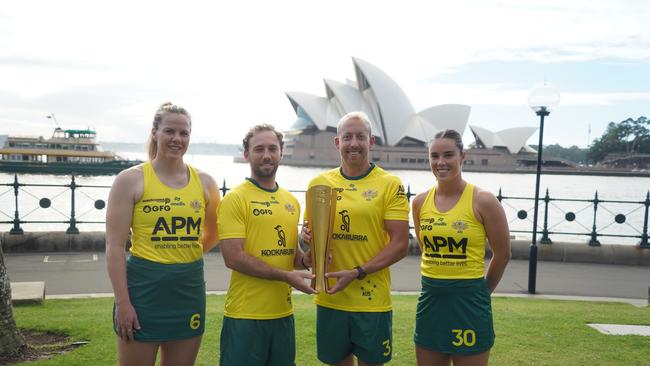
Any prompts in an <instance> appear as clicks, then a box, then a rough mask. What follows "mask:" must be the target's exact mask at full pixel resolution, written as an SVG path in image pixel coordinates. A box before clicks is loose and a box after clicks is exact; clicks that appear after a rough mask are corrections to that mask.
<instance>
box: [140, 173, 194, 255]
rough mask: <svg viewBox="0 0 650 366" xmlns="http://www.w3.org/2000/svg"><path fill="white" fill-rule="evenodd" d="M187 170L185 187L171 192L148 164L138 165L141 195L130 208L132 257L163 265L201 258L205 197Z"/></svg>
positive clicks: (172, 189) (170, 188)
mask: <svg viewBox="0 0 650 366" xmlns="http://www.w3.org/2000/svg"><path fill="white" fill-rule="evenodd" d="M187 169H188V171H189V181H188V183H187V185H185V187H183V188H172V187H169V186H167V185H165V184H164V183H162V182H161V181H160V179H158V176H157V175H156V172H155V171H154V169H153V166H152V165H151V162H146V163H144V164H142V172H143V174H144V192H143V194H142V198H140V200H139V201H138V202H136V204H135V206H134V207H133V218H132V220H131V230H132V234H131V249H130V252H131V254H132V255H134V256H136V257H140V258H144V259H147V260H149V261H152V262H158V263H164V264H171V263H189V262H194V261H196V260H199V259H201V258H202V257H203V242H202V231H203V227H204V220H205V196H204V191H203V186H202V185H201V180H200V178H199V175H198V173H197V172H196V170H194V168H192V167H191V166H189V165H187Z"/></svg>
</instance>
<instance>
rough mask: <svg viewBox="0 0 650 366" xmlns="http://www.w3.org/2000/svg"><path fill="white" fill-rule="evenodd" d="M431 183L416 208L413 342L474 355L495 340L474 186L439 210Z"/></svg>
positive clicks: (483, 236) (481, 230)
mask: <svg viewBox="0 0 650 366" xmlns="http://www.w3.org/2000/svg"><path fill="white" fill-rule="evenodd" d="M435 192H436V190H435V188H432V189H431V191H430V192H429V194H428V195H427V197H426V199H425V201H424V203H423V204H422V207H421V209H420V218H419V222H418V223H416V224H417V225H419V229H420V234H419V240H420V243H421V245H422V249H423V250H422V263H421V272H422V294H421V295H420V299H419V302H418V307H417V314H416V327H415V343H416V344H417V345H418V346H422V347H425V348H429V349H431V350H433V351H437V352H442V353H450V354H475V353H481V352H484V351H487V350H489V349H490V348H491V347H492V345H493V344H494V329H493V322H492V307H491V300H490V290H489V289H488V287H487V283H486V281H485V279H484V278H483V273H484V269H485V263H484V257H485V242H486V233H485V228H484V227H483V224H482V223H481V222H480V221H479V220H478V219H477V218H476V216H475V215H474V208H473V197H474V186H473V185H471V184H469V183H468V184H466V186H465V189H464V190H463V193H462V194H461V196H460V198H459V200H458V202H457V203H456V205H455V206H454V207H453V208H451V209H450V210H449V211H446V212H440V211H439V210H438V209H437V208H436V205H435V200H434V198H435Z"/></svg>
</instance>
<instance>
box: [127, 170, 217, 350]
mask: <svg viewBox="0 0 650 366" xmlns="http://www.w3.org/2000/svg"><path fill="white" fill-rule="evenodd" d="M187 169H188V172H189V181H188V183H187V185H186V186H185V187H183V188H178V189H177V188H171V187H168V186H166V185H165V184H163V183H162V182H161V181H160V180H159V179H158V177H157V176H156V172H155V171H154V169H153V166H152V165H151V162H147V163H144V164H143V165H142V171H143V176H144V191H143V194H142V197H141V198H140V200H139V201H138V202H137V203H136V204H135V205H134V209H133V218H132V222H131V228H132V236H131V248H130V253H131V255H130V256H129V258H128V260H127V284H128V290H129V297H130V299H131V303H132V304H133V306H134V308H135V310H136V313H137V315H138V320H139V321H140V325H141V328H142V329H141V330H139V331H137V332H135V333H134V336H135V339H136V340H139V341H145V342H146V341H150V342H160V341H170V340H177V339H186V338H191V337H194V336H198V335H201V334H203V330H204V323H205V281H204V278H203V244H202V241H201V240H202V230H203V227H204V220H205V196H204V190H203V187H202V185H201V180H200V178H199V176H198V173H197V172H196V170H194V168H192V167H191V166H189V165H188V166H187ZM216 199H218V197H217V198H216Z"/></svg>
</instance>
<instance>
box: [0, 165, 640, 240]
mask: <svg viewBox="0 0 650 366" xmlns="http://www.w3.org/2000/svg"><path fill="white" fill-rule="evenodd" d="M119 154H120V155H121V156H125V157H128V158H137V159H145V155H144V154H138V153H119ZM186 161H187V162H188V163H189V164H192V165H193V166H195V167H197V168H199V169H201V170H203V171H206V172H208V173H209V174H211V175H212V176H213V177H214V178H215V180H216V181H217V182H218V184H219V186H222V185H223V182H224V180H225V182H226V185H227V186H228V187H232V186H234V185H236V184H238V183H239V182H241V181H242V180H243V179H244V178H245V177H247V176H249V167H248V165H247V164H238V163H233V158H232V157H231V156H218V155H192V154H188V155H186ZM324 170H325V169H324V168H304V167H289V166H281V167H280V168H279V170H278V174H277V180H278V183H279V184H280V185H281V186H283V187H285V188H287V189H290V190H297V191H300V190H304V189H306V187H307V184H308V183H309V180H310V179H311V178H312V177H314V176H315V175H316V174H318V173H320V172H322V171H324ZM392 172H393V173H394V174H396V175H397V176H399V177H400V178H401V179H402V182H403V183H404V185H405V186H408V187H410V190H411V192H412V193H419V192H422V191H424V190H427V189H428V188H429V187H431V186H432V185H433V184H435V179H434V177H433V175H432V174H431V172H427V171H410V170H392ZM114 178H115V177H114V176H96V177H83V176H81V177H77V178H76V183H77V184H80V185H82V186H84V185H86V186H87V185H93V186H110V185H111V184H112V182H113V179H114ZM464 178H465V179H466V180H467V181H469V182H471V183H474V184H476V185H477V186H480V187H482V188H484V189H487V190H489V191H491V192H493V193H494V194H495V195H496V194H497V193H498V192H499V189H501V192H502V195H503V196H505V197H527V198H531V199H530V200H518V199H504V200H503V205H504V208H505V210H506V214H507V216H508V220H509V222H510V228H511V230H521V231H530V230H531V229H532V217H533V211H532V209H533V201H532V197H533V196H534V193H535V192H534V190H535V175H534V174H496V173H464ZM11 182H13V175H11V174H6V173H0V183H11ZM19 182H20V183H28V184H58V185H65V184H70V176H54V175H28V174H23V175H20V176H19ZM540 187H541V188H540V191H541V192H540V194H541V195H542V197H543V195H544V192H545V190H546V189H547V188H548V191H549V195H550V197H551V198H552V199H584V200H593V199H594V194H595V193H596V192H598V199H599V200H605V201H635V202H638V203H634V204H633V203H613V202H604V203H599V204H598V207H597V215H596V227H597V232H598V234H615V235H631V236H639V235H641V232H642V229H643V219H644V208H645V207H644V206H643V204H641V202H642V201H644V200H645V198H646V194H647V192H648V190H650V179H648V178H637V177H602V176H572V175H542V178H541V185H540ZM20 189H21V191H20V193H19V212H20V217H21V220H27V221H53V220H56V221H65V220H68V219H69V217H70V190H69V189H68V188H66V187H32V186H27V187H21V188H20ZM296 195H297V197H298V198H299V200H300V201H301V203H302V202H303V201H304V194H303V193H301V192H296ZM107 197H108V189H106V188H92V187H81V188H78V189H77V192H76V194H75V199H76V205H75V207H76V219H77V220H79V221H103V220H104V215H105V209H103V210H98V209H96V208H95V207H94V202H95V201H96V200H106V198H107ZM41 198H49V199H50V200H51V202H52V205H51V207H49V208H46V209H43V208H40V207H39V200H40V199H41ZM543 209H544V202H540V223H539V225H540V229H541V225H542V219H543V214H544V211H543ZM521 210H525V211H526V212H527V217H526V218H525V219H523V220H521V219H519V218H518V217H517V212H518V211H521ZM569 212H573V213H574V214H575V217H576V218H575V220H574V221H571V222H570V221H567V220H566V219H565V216H566V214H567V213H569ZM618 214H623V215H625V222H623V223H620V224H619V223H616V222H615V220H614V217H615V216H616V215H618ZM548 215H549V220H548V226H549V231H551V232H553V231H556V232H572V233H578V232H579V233H589V232H590V231H591V230H592V227H593V224H594V222H593V221H594V204H593V203H592V202H563V201H551V202H550V203H549V208H548ZM0 217H2V218H1V219H0V221H9V220H12V219H13V217H14V194H13V188H12V187H9V186H1V187H0ZM22 226H23V229H24V230H25V231H46V230H65V229H66V227H67V225H65V224H62V223H29V224H23V225H22ZM78 227H79V229H80V230H81V231H93V230H103V229H104V225H103V224H101V223H81V224H79V225H78ZM10 228H11V224H0V231H8V230H9V229H10ZM513 235H515V236H516V237H517V239H520V238H525V237H530V234H525V233H514V234H513ZM551 239H552V240H557V241H560V240H561V241H575V242H579V243H586V242H587V241H588V240H589V237H588V236H586V235H582V236H579V235H563V234H554V235H551ZM598 240H599V241H600V242H601V243H617V244H637V243H638V242H639V239H638V238H613V237H607V236H599V237H598Z"/></svg>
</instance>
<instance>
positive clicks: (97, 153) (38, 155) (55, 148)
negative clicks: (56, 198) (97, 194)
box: [0, 127, 142, 175]
mask: <svg viewBox="0 0 650 366" xmlns="http://www.w3.org/2000/svg"><path fill="white" fill-rule="evenodd" d="M96 136H97V134H96V132H95V131H94V130H91V129H85V130H64V129H62V128H60V127H56V128H55V129H54V133H53V134H52V137H51V138H49V139H47V138H43V137H42V136H41V137H16V136H7V135H4V136H3V135H0V146H2V148H0V171H2V172H9V173H36V174H78V175H112V174H117V173H119V172H120V171H122V170H124V169H126V168H129V167H132V166H134V165H137V164H140V163H142V161H139V160H126V159H123V158H121V157H119V156H118V155H116V154H115V153H113V152H110V151H102V149H101V147H100V145H99V144H98V143H97V142H96Z"/></svg>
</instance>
